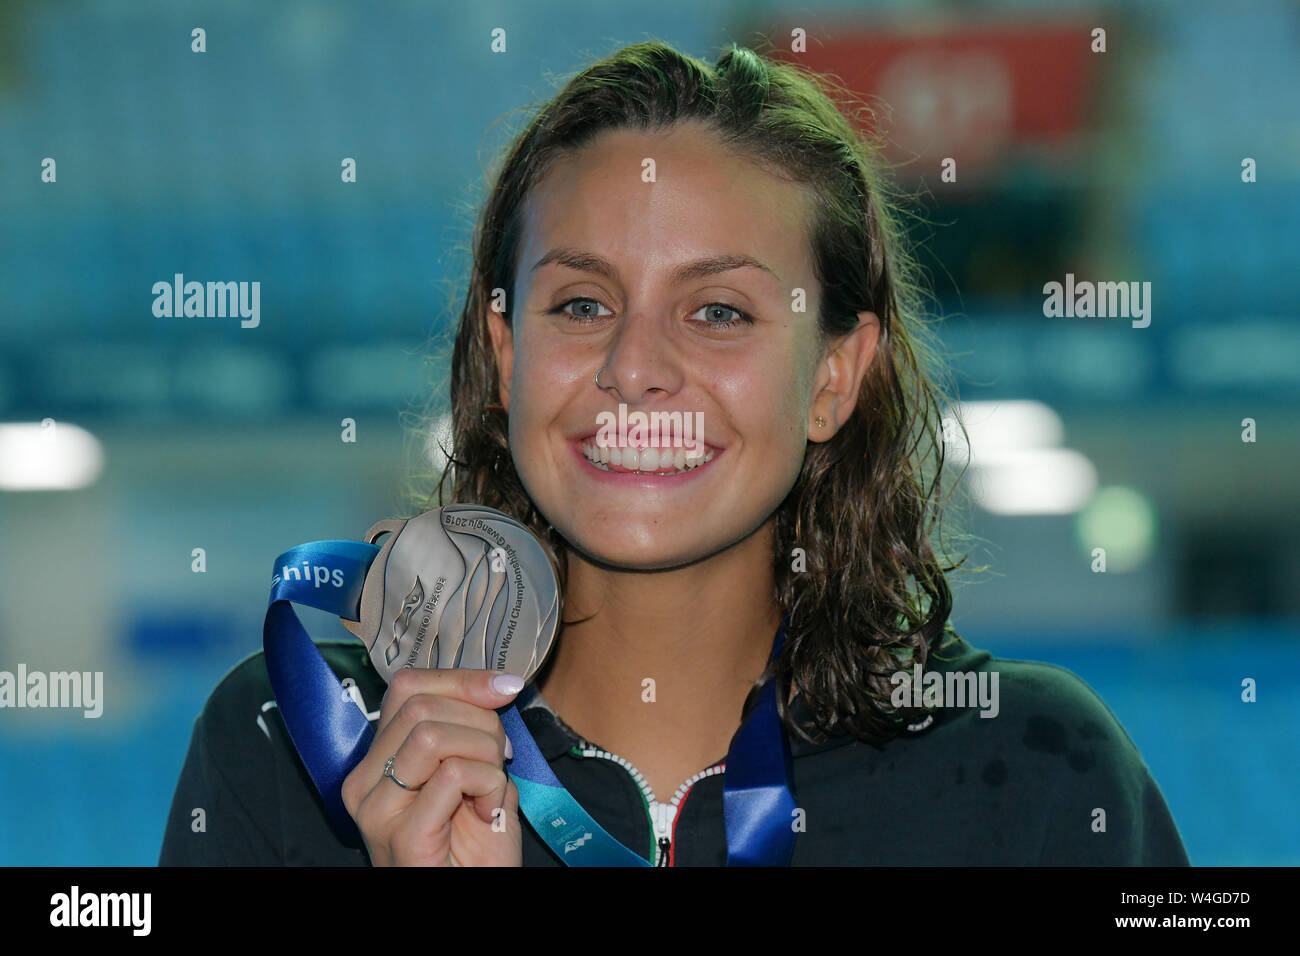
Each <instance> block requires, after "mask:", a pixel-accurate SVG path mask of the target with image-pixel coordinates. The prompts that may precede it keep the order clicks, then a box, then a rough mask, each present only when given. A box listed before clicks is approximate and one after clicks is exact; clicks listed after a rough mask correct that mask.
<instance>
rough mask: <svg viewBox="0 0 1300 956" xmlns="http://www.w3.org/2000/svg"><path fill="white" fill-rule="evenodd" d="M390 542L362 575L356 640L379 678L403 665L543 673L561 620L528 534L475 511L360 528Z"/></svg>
mask: <svg viewBox="0 0 1300 956" xmlns="http://www.w3.org/2000/svg"><path fill="white" fill-rule="evenodd" d="M385 534H387V535H388V540H387V541H385V542H384V544H383V546H382V547H381V548H380V551H379V554H378V555H377V556H376V557H375V560H374V563H373V564H371V566H370V570H369V571H368V572H367V573H366V580H365V584H364V586H363V588H362V592H361V610H360V615H361V620H360V622H352V621H348V620H346V619H343V624H344V626H345V627H347V628H348V630H350V631H352V633H353V634H355V635H356V636H357V637H359V638H361V640H362V642H363V643H364V644H365V645H366V648H367V649H368V650H369V651H370V660H371V662H372V663H373V664H374V665H375V670H377V671H378V672H379V674H380V676H382V677H383V678H384V680H386V681H388V680H392V678H393V675H394V674H396V673H397V672H398V671H399V670H402V669H403V668H406V667H464V668H474V669H480V670H482V669H487V670H498V671H503V672H505V673H507V674H517V675H519V676H520V677H522V678H523V679H524V680H525V681H528V680H531V679H532V677H533V675H534V674H536V673H537V671H538V670H540V669H541V666H542V664H543V663H544V662H545V660H546V655H547V653H548V652H549V651H550V649H551V645H552V643H553V642H554V640H555V634H556V631H557V630H558V627H559V620H560V588H559V583H558V582H557V581H556V578H555V572H554V570H553V569H552V567H551V562H550V561H549V560H548V559H547V557H546V553H545V551H543V550H542V545H541V543H540V542H539V541H538V540H537V538H536V537H534V535H533V533H532V532H531V531H529V530H528V529H527V528H526V527H524V526H523V525H522V524H520V523H519V522H518V521H516V520H515V519H513V518H511V517H510V516H509V515H506V514H503V513H502V512H500V511H497V510H496V509H494V508H487V507H484V506H482V505H446V506H444V507H442V508H435V509H434V510H433V511H426V512H424V513H423V514H420V515H416V516H415V517H414V518H408V519H405V520H403V519H400V518H388V519H385V520H383V521H379V522H377V523H376V524H375V525H374V526H373V527H371V529H370V530H369V531H367V532H366V536H365V541H366V543H367V544H374V543H375V542H376V541H377V540H378V539H379V538H380V537H381V536H383V535H385Z"/></svg>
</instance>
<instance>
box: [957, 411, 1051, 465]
mask: <svg viewBox="0 0 1300 956" xmlns="http://www.w3.org/2000/svg"><path fill="white" fill-rule="evenodd" d="M958 421H960V422H961V424H962V425H965V427H966V434H965V435H963V434H962V431H961V428H960V427H959V426H958V425H957V422H958ZM1064 437H1065V426H1064V425H1062V424H1061V416H1059V415H1057V414H1056V412H1055V411H1053V410H1052V409H1051V408H1049V407H1048V406H1047V405H1044V404H1043V403H1042V402H1035V401H1031V400H1027V399H1024V400H1016V401H1007V402H959V403H958V404H957V406H956V409H955V414H953V413H951V412H950V413H949V414H948V415H945V416H944V419H943V444H944V451H945V453H946V454H947V455H948V456H949V459H950V460H951V461H952V463H953V464H954V465H955V466H956V467H958V468H961V467H962V466H964V465H966V464H967V463H969V464H971V465H973V466H975V467H980V466H981V465H983V464H984V463H985V462H992V461H994V460H996V459H997V458H999V457H1000V456H1001V455H1003V454H1005V453H1007V452H1021V451H1024V450H1026V449H1030V448H1054V447H1056V446H1058V445H1060V444H1061V441H1062V440H1063V439H1064ZM968 442H969V444H968Z"/></svg>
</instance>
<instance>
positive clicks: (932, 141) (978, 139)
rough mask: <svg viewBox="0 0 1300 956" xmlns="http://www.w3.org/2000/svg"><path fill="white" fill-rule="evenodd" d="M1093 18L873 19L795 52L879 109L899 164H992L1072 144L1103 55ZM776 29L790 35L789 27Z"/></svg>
mask: <svg viewBox="0 0 1300 956" xmlns="http://www.w3.org/2000/svg"><path fill="white" fill-rule="evenodd" d="M1094 26H1095V25H1090V24H1084V23H1073V24H1062V23H1061V22H1060V21H1057V20H1053V21H1051V22H1050V23H1045V24H1042V25H1035V24H1033V23H1027V22H1024V21H1018V22H1016V23H1005V22H1002V23H985V22H981V23H979V24H969V23H959V22H954V23H952V24H945V25H944V26H942V27H940V28H938V29H926V30H913V29H909V30H901V29H899V28H896V27H893V26H882V27H880V28H873V27H870V26H867V25H860V26H854V27H852V28H851V29H844V30H835V31H833V32H832V33H831V34H830V35H819V34H818V33H812V34H810V35H809V37H808V39H807V51H806V52H803V53H785V52H783V53H782V54H781V55H782V56H783V57H784V58H785V59H788V60H791V61H795V62H798V63H800V64H803V65H804V66H806V67H808V68H810V69H812V70H816V71H818V72H829V73H833V74H835V75H836V76H838V77H839V78H840V79H841V80H843V81H844V83H845V85H846V86H848V87H849V89H850V90H852V91H853V92H854V93H855V94H857V95H859V96H863V97H865V98H866V99H867V102H868V103H870V104H872V105H873V107H875V108H877V110H878V115H877V123H878V124H879V125H880V126H881V127H882V128H883V132H884V133H885V134H886V140H887V147H886V149H887V157H888V159H889V160H890V161H891V162H902V163H907V164H908V165H907V166H905V167H903V168H901V169H899V170H898V172H899V173H901V174H907V172H908V171H909V170H912V171H915V172H917V173H920V172H921V171H925V172H926V173H927V174H929V173H930V172H931V171H934V172H936V173H937V171H938V169H939V165H938V164H939V161H940V160H941V159H943V158H945V157H953V158H955V159H956V160H957V163H958V166H959V168H961V169H962V170H963V171H971V169H972V168H978V167H981V166H984V167H987V165H988V164H989V163H990V162H991V161H994V160H997V159H999V158H1002V157H1004V156H1005V155H1006V154H1007V153H1008V152H1009V151H1011V150H1013V149H1016V148H1019V147H1034V148H1041V147H1049V148H1054V149H1056V150H1059V149H1060V148H1062V147H1068V146H1069V145H1070V144H1071V143H1072V142H1073V141H1074V139H1075V134H1077V133H1078V132H1079V130H1080V129H1081V128H1083V127H1084V126H1085V125H1086V122H1087V116H1086V112H1085V111H1086V108H1087V106H1088V102H1087V101H1088V96H1087V94H1088V93H1089V88H1090V86H1091V84H1092V81H1093V77H1094V75H1095V73H1094V64H1093V63H1092V62H1090V61H1091V60H1095V59H1097V58H1100V57H1105V56H1110V55H1111V54H1109V53H1093V52H1092V50H1091V47H1092V43H1093V40H1092V30H1093V29H1094ZM769 35H776V36H789V35H790V31H789V30H785V31H784V32H778V33H775V34H769Z"/></svg>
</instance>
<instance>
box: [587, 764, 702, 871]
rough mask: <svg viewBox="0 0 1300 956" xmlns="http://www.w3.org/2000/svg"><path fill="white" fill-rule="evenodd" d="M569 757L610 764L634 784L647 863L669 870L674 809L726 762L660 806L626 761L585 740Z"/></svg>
mask: <svg viewBox="0 0 1300 956" xmlns="http://www.w3.org/2000/svg"><path fill="white" fill-rule="evenodd" d="M572 753H573V755H574V756H576V757H601V758H603V759H605V760H612V761H613V762H614V763H616V764H618V765H619V766H620V767H622V768H623V769H624V770H626V771H627V772H628V775H629V776H631V778H632V779H633V780H634V781H636V785H637V786H638V787H639V788H640V789H641V799H642V801H643V802H644V804H645V809H646V815H647V816H648V817H649V818H650V834H651V837H650V838H651V840H652V841H653V842H652V844H651V846H652V849H651V852H650V856H651V860H650V862H651V863H652V864H653V865H654V866H669V865H671V862H672V849H673V842H672V838H673V832H674V830H675V829H676V824H677V809H678V807H680V806H681V802H682V800H683V798H685V796H686V794H687V793H689V792H690V789H691V787H693V786H695V784H696V783H697V782H699V781H700V780H703V779H704V778H705V777H711V776H713V775H714V774H715V773H722V772H723V771H724V770H725V769H726V767H727V764H726V761H722V762H720V763H716V764H714V765H713V766H712V767H706V768H704V769H703V770H701V771H700V772H699V773H697V774H695V775H694V776H692V777H690V778H689V779H688V780H687V781H686V782H685V783H683V784H682V785H681V786H680V787H678V788H677V792H676V793H675V794H673V798H672V800H671V801H670V802H669V803H660V802H659V801H658V800H657V799H656V798H655V792H654V790H652V789H651V788H650V784H649V783H647V782H646V779H645V777H644V776H642V774H641V771H639V770H637V769H636V767H634V766H632V764H631V763H629V762H628V761H627V760H625V759H623V758H622V757H620V756H619V755H618V754H615V753H610V752H609V751H608V750H601V749H600V748H599V747H593V746H592V745H591V744H590V743H588V742H587V741H586V740H582V741H580V742H579V743H578V745H577V746H575V747H574V748H573V750H572Z"/></svg>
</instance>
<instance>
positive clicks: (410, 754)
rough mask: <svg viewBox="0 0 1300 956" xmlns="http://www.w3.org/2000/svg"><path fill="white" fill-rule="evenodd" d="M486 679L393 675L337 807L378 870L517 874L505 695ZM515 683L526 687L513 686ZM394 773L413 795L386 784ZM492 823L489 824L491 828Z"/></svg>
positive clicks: (519, 848)
mask: <svg viewBox="0 0 1300 956" xmlns="http://www.w3.org/2000/svg"><path fill="white" fill-rule="evenodd" d="M509 676H510V675H505V674H501V673H500V672H499V671H489V670H424V669H415V668H405V669H403V670H400V671H398V672H397V673H396V674H395V675H394V676H393V680H392V682H391V683H390V684H389V685H388V691H387V693H385V694H384V702H383V705H382V706H381V707H380V711H379V729H378V733H377V734H376V735H375V739H374V742H373V743H372V744H371V745H370V751H369V752H368V753H367V754H366V756H365V759H363V760H362V761H361V763H359V764H357V766H356V767H355V768H354V769H353V770H352V772H351V773H349V774H348V775H347V777H346V778H345V779H344V781H343V805H344V806H345V807H347V810H348V813H350V814H351V815H352V819H353V820H355V821H356V824H357V827H358V829H360V831H361V836H362V838H363V839H364V840H365V843H366V850H367V851H368V852H369V854H370V860H371V862H372V863H373V864H374V865H375V866H521V865H522V864H523V831H522V830H521V829H520V826H519V791H518V789H517V788H516V787H515V785H514V783H513V781H511V780H510V778H509V777H508V776H506V772H505V771H504V770H503V769H502V762H503V760H504V759H505V755H506V746H507V743H508V741H507V740H506V732H505V729H504V728H503V727H502V726H501V719H500V718H499V717H498V716H497V715H496V713H495V712H494V711H495V709H496V708H498V707H503V706H505V705H506V704H508V703H509V702H510V700H511V699H512V698H513V697H514V696H515V694H517V693H518V692H519V691H518V690H514V691H512V692H510V693H501V692H500V691H498V690H496V689H494V687H493V685H492V682H493V679H494V678H508V677H509ZM514 680H515V682H516V683H522V682H521V681H519V679H518V678H514ZM389 757H393V758H394V760H393V769H392V772H393V773H394V774H396V775H397V777H398V779H400V780H401V781H402V783H404V784H406V785H407V787H409V788H410V789H408V790H403V789H402V788H401V787H400V786H398V784H397V783H396V782H395V781H393V780H392V779H390V778H388V777H385V776H384V765H385V764H386V763H387V762H388V758H389ZM494 824H495V825H494Z"/></svg>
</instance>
